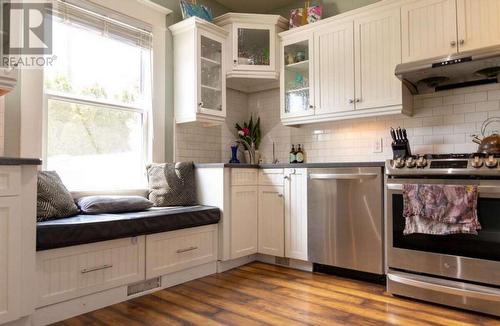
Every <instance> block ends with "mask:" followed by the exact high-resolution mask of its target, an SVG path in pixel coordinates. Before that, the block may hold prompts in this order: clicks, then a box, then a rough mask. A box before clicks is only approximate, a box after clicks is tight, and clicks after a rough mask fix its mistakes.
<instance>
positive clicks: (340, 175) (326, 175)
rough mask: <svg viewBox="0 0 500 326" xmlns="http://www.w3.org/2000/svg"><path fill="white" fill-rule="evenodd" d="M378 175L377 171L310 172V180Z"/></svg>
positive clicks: (362, 177) (350, 178) (351, 178)
mask: <svg viewBox="0 0 500 326" xmlns="http://www.w3.org/2000/svg"><path fill="white" fill-rule="evenodd" d="M378 176H379V175H378V174H377V173H324V174H323V173H322V174H310V175H309V179H311V180H363V179H375V178H377V177H378Z"/></svg>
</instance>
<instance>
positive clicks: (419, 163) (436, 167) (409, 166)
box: [385, 153, 500, 177]
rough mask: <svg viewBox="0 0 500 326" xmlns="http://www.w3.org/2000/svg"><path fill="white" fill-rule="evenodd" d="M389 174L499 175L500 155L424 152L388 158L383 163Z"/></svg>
mask: <svg viewBox="0 0 500 326" xmlns="http://www.w3.org/2000/svg"><path fill="white" fill-rule="evenodd" d="M385 168H386V173H387V175H389V176H398V175H399V176H401V175H408V176H416V177H418V176H425V175H446V176H453V175H458V176H464V175H470V176H493V177H500V155H498V154H497V155H487V154H480V153H473V154H425V155H416V156H410V157H407V158H398V159H395V160H388V161H387V162H386V164H385Z"/></svg>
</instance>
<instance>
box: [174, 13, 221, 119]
mask: <svg viewBox="0 0 500 326" xmlns="http://www.w3.org/2000/svg"><path fill="white" fill-rule="evenodd" d="M169 28H170V30H171V31H172V35H173V48H174V81H173V83H174V109H175V121H176V122H177V123H185V122H195V121H199V122H204V123H209V124H216V123H221V122H223V121H224V120H225V117H226V78H225V62H226V61H225V56H226V47H225V43H226V38H227V34H228V33H227V32H226V31H225V30H224V29H222V28H220V27H217V26H216V25H214V24H212V23H209V22H207V21H204V20H202V19H199V18H197V17H191V18H189V19H186V20H183V21H181V22H179V23H177V24H175V25H172V26H170V27H169Z"/></svg>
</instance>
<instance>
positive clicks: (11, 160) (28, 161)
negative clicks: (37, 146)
mask: <svg viewBox="0 0 500 326" xmlns="http://www.w3.org/2000/svg"><path fill="white" fill-rule="evenodd" d="M41 164H42V160H41V159H39V158H23V157H4V156H0V165H41Z"/></svg>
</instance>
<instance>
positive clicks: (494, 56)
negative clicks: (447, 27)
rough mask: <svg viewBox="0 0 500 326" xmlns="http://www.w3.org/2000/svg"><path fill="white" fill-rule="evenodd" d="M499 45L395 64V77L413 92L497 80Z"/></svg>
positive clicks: (499, 69)
mask: <svg viewBox="0 0 500 326" xmlns="http://www.w3.org/2000/svg"><path fill="white" fill-rule="evenodd" d="M499 73H500V45H498V46H493V47H488V48H484V49H481V50H475V51H469V52H462V53H456V54H452V55H449V56H447V57H443V58H437V59H436V58H434V59H430V60H422V61H416V62H409V63H403V64H400V65H397V66H396V76H397V77H398V78H399V79H401V81H402V82H403V83H404V84H405V85H406V86H407V87H408V89H409V90H410V91H411V92H412V93H413V94H424V93H433V92H438V91H442V90H448V89H454V88H459V87H468V86H475V85H483V84H490V83H497V82H498V75H499Z"/></svg>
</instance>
